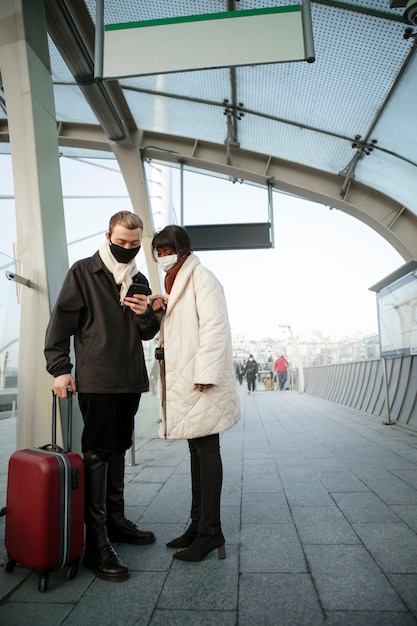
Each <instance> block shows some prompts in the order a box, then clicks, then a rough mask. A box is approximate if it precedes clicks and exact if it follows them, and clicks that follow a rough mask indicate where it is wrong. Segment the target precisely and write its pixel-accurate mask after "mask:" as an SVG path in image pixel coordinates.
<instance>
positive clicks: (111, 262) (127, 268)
mask: <svg viewBox="0 0 417 626" xmlns="http://www.w3.org/2000/svg"><path fill="white" fill-rule="evenodd" d="M98 253H99V255H100V258H101V260H102V261H103V263H104V265H105V266H106V267H107V269H108V270H109V272H111V273H112V274H113V278H114V282H115V283H116V285H121V287H120V304H123V300H124V299H125V296H126V293H127V290H128V289H129V287H130V285H131V284H132V277H133V276H135V274H137V273H138V268H137V267H136V261H135V259H132V260H131V261H130V263H118V262H117V261H116V259H115V258H114V256H113V255H112V253H111V252H110V243H109V242H108V241H106V242H105V243H103V245H102V246H101V248H100V249H99V251H98Z"/></svg>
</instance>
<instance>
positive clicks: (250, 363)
mask: <svg viewBox="0 0 417 626" xmlns="http://www.w3.org/2000/svg"><path fill="white" fill-rule="evenodd" d="M257 375H258V364H257V362H256V361H255V359H254V358H253V354H250V355H249V359H248V360H247V362H246V365H245V376H246V382H247V384H248V394H249V395H250V394H251V391H255V389H256V384H255V381H256V377H257Z"/></svg>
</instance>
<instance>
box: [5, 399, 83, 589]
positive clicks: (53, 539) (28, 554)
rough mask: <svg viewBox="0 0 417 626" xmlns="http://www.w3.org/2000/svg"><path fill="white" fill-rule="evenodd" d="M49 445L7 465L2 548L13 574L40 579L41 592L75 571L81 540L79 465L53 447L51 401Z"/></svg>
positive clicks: (69, 454) (14, 456)
mask: <svg viewBox="0 0 417 626" xmlns="http://www.w3.org/2000/svg"><path fill="white" fill-rule="evenodd" d="M71 403H72V399H71V397H70V399H69V401H68V439H67V443H68V448H69V449H70V448H71V413H72V411H71V409H72V407H71ZM52 441H53V443H52V444H49V445H47V446H43V447H42V448H27V449H25V450H18V451H17V452H14V453H13V454H12V456H11V457H10V460H9V471H8V480H7V500H6V530H5V545H6V549H7V554H8V561H7V562H6V565H5V569H6V571H7V572H12V571H13V569H14V567H15V565H16V563H20V564H21V565H23V566H24V567H27V568H28V569H31V570H33V571H35V572H37V573H38V574H39V591H46V590H47V589H48V584H49V573H50V572H52V571H55V570H58V569H64V568H67V571H66V577H67V578H68V579H72V578H74V577H75V576H76V574H77V571H78V563H79V560H80V556H81V553H82V550H83V539H84V463H83V460H82V458H81V457H80V456H79V455H78V454H76V453H74V452H65V451H64V450H63V449H62V448H60V447H59V446H57V445H56V444H55V441H56V397H55V395H54V396H53V406H52Z"/></svg>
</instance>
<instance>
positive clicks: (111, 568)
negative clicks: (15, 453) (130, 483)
mask: <svg viewBox="0 0 417 626" xmlns="http://www.w3.org/2000/svg"><path fill="white" fill-rule="evenodd" d="M84 466H85V528H86V535H85V551H84V565H85V567H88V569H91V571H92V572H94V574H95V575H96V576H97V577H98V578H102V579H103V580H109V581H111V582H121V581H123V580H127V579H128V578H129V576H130V574H129V570H128V568H127V567H126V565H125V564H124V563H123V561H121V559H120V558H119V556H118V555H117V553H116V551H115V550H114V548H113V546H112V545H111V543H110V541H109V538H108V536H107V529H106V488H107V484H106V483H107V463H106V462H105V461H103V460H102V459H101V458H100V457H99V456H98V455H97V454H95V452H94V451H93V450H88V451H87V452H86V453H85V454H84Z"/></svg>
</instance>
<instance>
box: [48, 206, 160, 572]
mask: <svg viewBox="0 0 417 626" xmlns="http://www.w3.org/2000/svg"><path fill="white" fill-rule="evenodd" d="M142 232H143V223H142V220H141V219H140V218H139V217H138V216H137V215H136V214H135V213H131V212H129V211H120V212H119V213H116V214H115V215H113V217H112V218H111V219H110V224H109V230H108V232H107V233H106V241H105V243H104V244H103V245H102V246H101V248H100V249H99V250H98V251H97V252H96V253H95V254H94V255H93V256H92V257H91V258H87V259H83V260H81V261H78V262H76V263H75V264H74V265H73V266H72V267H71V268H70V270H69V272H68V274H67V276H66V278H65V280H64V283H63V286H62V288H61V291H60V294H59V296H58V300H57V302H56V305H55V308H54V310H53V311H52V315H51V319H50V321H49V324H48V328H47V330H46V340H45V357H46V362H47V366H46V368H47V371H48V372H49V373H50V374H51V375H52V376H54V391H55V393H56V395H57V396H58V397H60V398H66V397H67V395H68V389H69V388H70V389H71V390H72V392H73V393H74V394H75V393H76V392H77V391H78V402H79V405H80V409H81V413H82V416H83V420H84V428H83V433H82V440H81V444H82V451H83V454H84V464H85V525H86V541H85V552H84V564H85V566H86V567H88V568H89V569H91V570H92V571H93V572H94V573H95V575H96V576H98V577H99V578H102V579H104V580H109V581H114V582H118V581H122V580H127V578H129V570H128V568H127V567H126V565H125V564H124V563H123V562H122V561H121V559H120V558H119V556H118V555H117V553H116V551H115V550H114V548H113V547H112V545H111V543H110V542H111V541H113V542H126V543H133V544H140V545H143V544H149V543H152V542H153V541H155V536H154V534H153V533H152V532H149V531H141V530H139V529H138V528H137V527H136V525H135V524H134V523H133V522H131V521H130V520H128V519H126V518H125V515H124V495H123V494H124V469H125V459H124V456H125V452H126V450H127V449H128V448H130V446H131V444H132V434H133V427H134V417H135V414H136V412H137V410H138V407H139V400H140V396H141V393H142V392H144V391H148V389H149V381H148V375H147V372H146V366H145V360H144V355H143V348H142V340H147V339H151V338H152V337H154V335H155V334H156V333H157V332H158V330H159V322H158V320H157V319H156V317H155V314H154V313H153V311H152V310H151V308H150V307H149V306H148V303H147V296H146V295H144V294H139V293H136V294H135V295H133V296H132V297H129V296H127V292H128V288H129V286H130V285H131V284H132V282H134V283H141V285H142V286H143V287H144V288H143V289H142V291H148V293H150V290H149V285H148V281H147V279H146V278H145V276H144V275H143V274H141V273H140V272H138V270H137V267H136V263H135V256H136V255H137V253H138V252H139V250H140V246H141V242H142ZM71 336H74V348H75V357H76V371H75V380H74V378H73V376H72V374H71V370H72V363H71V362H70V338H71Z"/></svg>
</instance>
